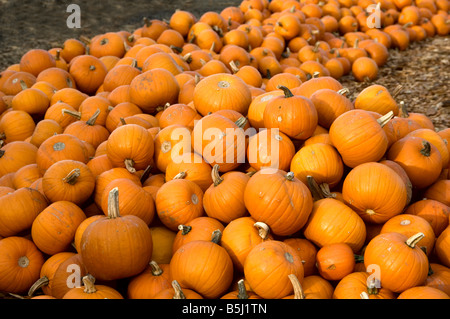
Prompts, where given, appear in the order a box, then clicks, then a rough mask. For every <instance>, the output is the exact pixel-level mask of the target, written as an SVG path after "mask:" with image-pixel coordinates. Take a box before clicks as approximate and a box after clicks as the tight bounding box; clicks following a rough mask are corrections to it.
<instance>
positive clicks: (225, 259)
mask: <svg viewBox="0 0 450 319" xmlns="http://www.w3.org/2000/svg"><path fill="white" fill-rule="evenodd" d="M216 235H217V236H213V239H212V240H210V241H206V240H195V241H191V242H189V243H187V244H185V245H183V246H181V247H180V248H179V249H178V250H177V251H176V252H175V253H174V254H173V256H172V260H171V261H170V275H171V278H172V279H173V280H176V281H178V282H179V283H180V286H181V287H182V288H187V289H192V290H194V291H196V292H197V293H199V294H200V295H201V296H203V297H204V298H207V299H216V298H218V297H220V296H222V295H223V294H224V293H225V292H226V291H227V290H228V289H229V287H230V285H231V282H232V280H233V263H232V261H231V258H230V256H229V255H228V253H227V251H226V250H225V248H223V247H222V246H220V245H219V243H220V236H221V232H220V231H218V232H216Z"/></svg>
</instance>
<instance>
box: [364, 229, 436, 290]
mask: <svg viewBox="0 0 450 319" xmlns="http://www.w3.org/2000/svg"><path fill="white" fill-rule="evenodd" d="M423 236H424V234H422V233H417V234H415V235H413V236H411V237H409V238H408V237H407V236H405V235H403V234H399V233H384V234H379V235H377V236H375V237H374V238H373V239H372V240H371V241H370V242H369V243H368V245H367V246H366V249H365V251H364V265H365V267H366V268H367V267H369V266H370V265H377V267H378V272H377V273H376V274H375V275H379V276H378V277H377V278H376V279H378V280H379V281H380V284H381V286H382V287H384V288H386V289H389V290H391V291H392V292H395V293H401V292H403V291H405V290H407V289H409V288H412V287H415V286H418V285H421V284H422V283H423V282H424V281H425V280H426V278H427V275H428V258H427V256H426V254H425V253H424V252H423V251H422V249H420V248H419V246H418V245H417V244H418V242H419V241H420V240H421V239H422V238H423ZM394 256H395V257H394ZM392 258H394V262H393V261H392V260H393V259H392ZM399 276H400V277H399ZM399 278H401V280H399Z"/></svg>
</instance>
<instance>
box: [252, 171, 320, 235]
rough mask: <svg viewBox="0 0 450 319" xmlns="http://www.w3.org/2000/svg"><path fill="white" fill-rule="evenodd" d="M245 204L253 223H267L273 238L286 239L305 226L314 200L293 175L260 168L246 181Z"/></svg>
mask: <svg viewBox="0 0 450 319" xmlns="http://www.w3.org/2000/svg"><path fill="white" fill-rule="evenodd" d="M274 190H282V191H276V192H275V191H274ZM244 203H245V206H246V207H247V210H248V211H249V213H250V215H251V216H252V217H253V218H254V219H255V220H257V221H259V222H263V223H266V224H267V225H268V226H269V227H270V229H271V231H272V232H273V233H274V234H275V235H279V236H286V235H292V234H293V233H295V232H296V231H298V230H300V229H301V228H302V227H303V226H304V225H305V223H306V222H307V220H308V217H309V215H310V213H311V211H312V206H313V199H312V196H311V192H310V191H309V189H308V187H307V186H306V185H305V184H304V183H303V182H301V181H300V180H298V179H297V178H296V177H295V176H294V173H292V172H289V173H286V172H285V171H281V170H276V171H275V172H274V171H273V170H272V169H262V170H260V171H258V172H257V173H255V174H254V175H253V176H252V177H251V178H250V180H249V181H248V183H247V186H246V188H245V192H244Z"/></svg>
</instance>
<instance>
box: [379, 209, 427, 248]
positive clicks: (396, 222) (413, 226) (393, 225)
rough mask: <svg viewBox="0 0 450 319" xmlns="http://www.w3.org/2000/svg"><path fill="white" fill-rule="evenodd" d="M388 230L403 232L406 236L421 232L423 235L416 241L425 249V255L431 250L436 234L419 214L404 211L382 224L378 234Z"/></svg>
mask: <svg viewBox="0 0 450 319" xmlns="http://www.w3.org/2000/svg"><path fill="white" fill-rule="evenodd" d="M390 232H397V233H400V234H404V235H405V236H407V237H410V236H412V235H414V234H416V233H418V232H421V233H423V234H424V235H425V236H424V238H422V239H421V240H420V242H419V243H418V245H419V247H420V248H422V249H423V250H424V251H425V253H426V254H427V256H429V255H431V253H432V252H433V248H434V242H435V240H436V236H435V234H434V231H433V228H432V227H431V225H430V224H429V223H428V221H427V220H425V219H424V218H422V217H420V216H415V215H410V214H406V213H404V214H400V215H397V216H394V217H392V218H390V219H389V220H387V221H386V222H385V223H384V224H383V227H382V228H381V230H380V234H383V233H390Z"/></svg>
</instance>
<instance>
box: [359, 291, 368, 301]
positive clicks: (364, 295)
mask: <svg viewBox="0 0 450 319" xmlns="http://www.w3.org/2000/svg"><path fill="white" fill-rule="evenodd" d="M359 296H360V297H361V299H370V298H369V294H368V293H367V292H365V291H363V292H361V293H360V295H359Z"/></svg>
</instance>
